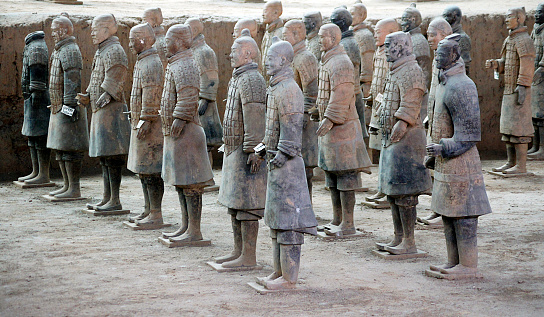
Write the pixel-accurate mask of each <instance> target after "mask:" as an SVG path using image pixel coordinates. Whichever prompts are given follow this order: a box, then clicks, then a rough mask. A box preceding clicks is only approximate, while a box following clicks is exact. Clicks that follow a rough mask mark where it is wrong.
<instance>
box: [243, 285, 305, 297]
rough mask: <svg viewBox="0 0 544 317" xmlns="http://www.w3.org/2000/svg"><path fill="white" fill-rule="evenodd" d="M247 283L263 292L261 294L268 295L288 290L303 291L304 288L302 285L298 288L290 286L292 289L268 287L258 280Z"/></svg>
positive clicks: (258, 291)
mask: <svg viewBox="0 0 544 317" xmlns="http://www.w3.org/2000/svg"><path fill="white" fill-rule="evenodd" d="M247 285H249V287H251V288H252V289H254V290H256V291H257V293H259V294H261V295H266V294H268V293H287V292H289V293H290V292H300V291H303V290H304V288H302V287H300V286H297V287H296V288H290V289H278V290H276V289H274V290H272V289H267V288H266V287H264V286H262V285H260V284H257V283H256V282H249V283H247Z"/></svg>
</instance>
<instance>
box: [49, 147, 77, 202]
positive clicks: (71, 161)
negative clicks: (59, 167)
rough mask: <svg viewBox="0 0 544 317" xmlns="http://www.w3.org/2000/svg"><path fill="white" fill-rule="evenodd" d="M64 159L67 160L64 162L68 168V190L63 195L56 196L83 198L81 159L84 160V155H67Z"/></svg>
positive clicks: (75, 153)
mask: <svg viewBox="0 0 544 317" xmlns="http://www.w3.org/2000/svg"><path fill="white" fill-rule="evenodd" d="M64 156H65V157H64V158H67V160H66V161H64V162H65V163H64V164H65V166H66V175H67V178H68V184H69V185H68V189H67V190H66V191H65V192H64V193H61V194H57V195H55V197H57V198H79V197H81V186H80V178H81V159H82V158H83V153H77V152H74V153H65V154H64Z"/></svg>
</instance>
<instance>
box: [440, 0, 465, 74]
mask: <svg viewBox="0 0 544 317" xmlns="http://www.w3.org/2000/svg"><path fill="white" fill-rule="evenodd" d="M442 17H443V18H444V19H445V20H446V21H448V23H449V24H450V25H451V29H452V34H453V33H457V34H459V35H461V38H460V39H459V48H460V49H461V58H462V59H463V61H464V62H465V70H466V73H467V76H468V75H470V72H469V70H470V62H471V61H472V58H471V57H470V50H471V48H472V44H471V41H470V36H468V34H466V33H465V31H463V25H462V24H461V19H462V18H463V14H462V13H461V9H460V8H459V7H458V6H448V7H447V8H446V9H444V12H443V13H442Z"/></svg>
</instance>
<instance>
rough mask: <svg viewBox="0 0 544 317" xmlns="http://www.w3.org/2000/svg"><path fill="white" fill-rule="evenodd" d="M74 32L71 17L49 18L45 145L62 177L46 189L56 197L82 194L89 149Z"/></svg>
mask: <svg viewBox="0 0 544 317" xmlns="http://www.w3.org/2000/svg"><path fill="white" fill-rule="evenodd" d="M73 33H74V26H73V25H72V22H71V21H70V19H68V18H66V17H63V16H61V17H58V18H55V19H54V20H53V22H51V36H52V37H53V40H54V41H55V50H54V51H53V54H51V75H50V77H49V95H50V96H51V107H50V110H51V116H50V119H49V134H48V135H47V147H48V148H50V149H53V150H55V151H56V152H57V155H56V156H57V161H58V162H59V167H60V171H61V172H62V178H63V180H64V186H62V188H61V189H58V190H56V191H53V192H51V193H49V195H50V196H53V197H55V199H56V200H62V199H73V198H79V197H81V191H80V186H79V178H80V176H81V160H82V159H83V155H84V153H85V151H87V150H88V149H89V127H88V123H87V109H86V108H84V107H82V106H79V105H78V104H77V99H76V97H77V93H78V92H80V91H81V69H82V68H83V60H82V57H81V51H80V50H79V46H78V45H77V43H76V38H75V37H74V36H73Z"/></svg>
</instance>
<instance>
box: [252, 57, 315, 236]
mask: <svg viewBox="0 0 544 317" xmlns="http://www.w3.org/2000/svg"><path fill="white" fill-rule="evenodd" d="M303 115H304V97H303V95H302V91H301V90H300V88H299V87H298V85H297V84H296V82H295V81H294V80H293V71H292V70H291V68H285V69H283V70H282V71H281V72H280V73H278V74H276V75H274V76H273V77H272V78H271V79H270V87H269V88H268V91H267V102H266V130H265V136H264V140H263V143H264V144H265V146H266V152H267V159H268V181H267V191H266V205H265V211H264V219H265V223H266V224H267V225H268V226H269V227H270V228H271V229H274V230H293V231H303V232H312V233H314V234H315V233H317V232H316V229H315V227H316V226H317V221H316V219H315V215H314V212H313V209H312V203H311V201H310V194H309V192H308V184H307V183H306V174H305V171H304V161H303V160H302V157H301V153H300V150H301V147H302V144H301V142H302V124H303V122H302V121H303ZM278 151H281V152H282V153H283V154H285V155H286V156H287V157H288V160H287V161H286V162H285V164H284V165H283V166H282V167H276V166H275V165H273V164H271V163H270V160H272V159H273V158H274V157H275V155H276V153H277V152H278Z"/></svg>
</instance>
